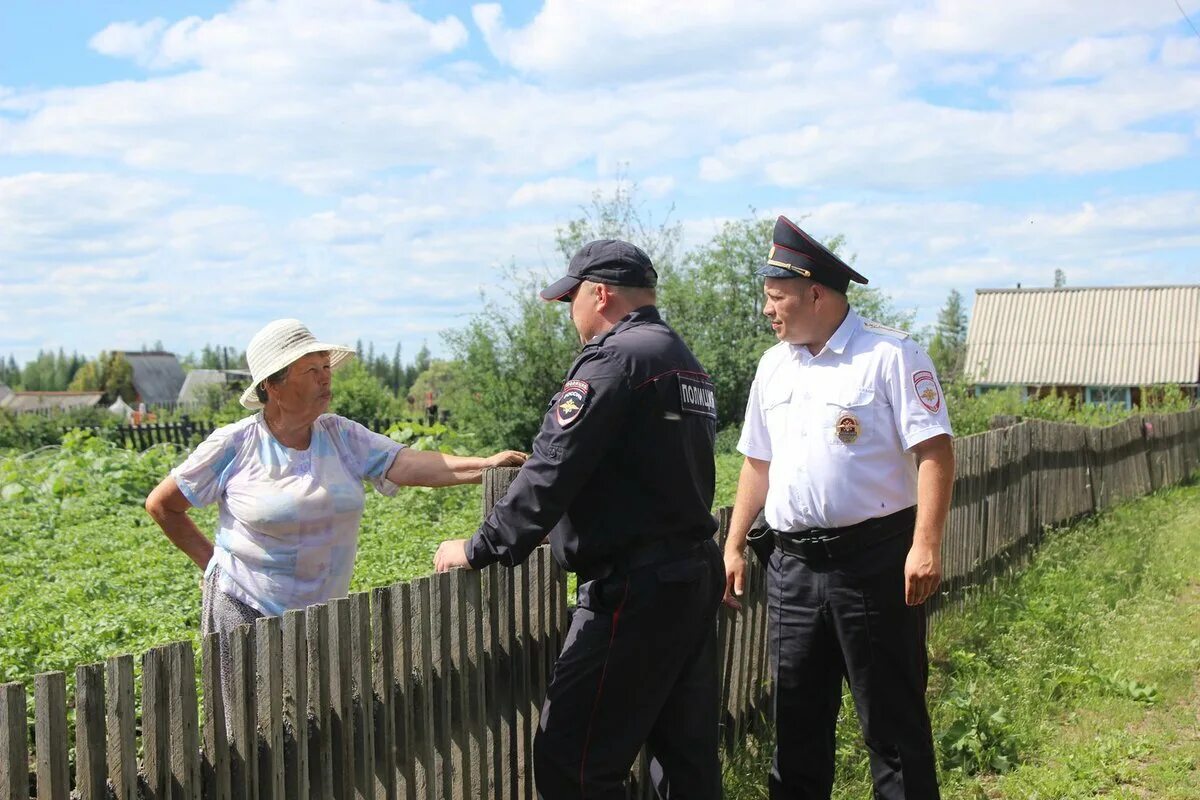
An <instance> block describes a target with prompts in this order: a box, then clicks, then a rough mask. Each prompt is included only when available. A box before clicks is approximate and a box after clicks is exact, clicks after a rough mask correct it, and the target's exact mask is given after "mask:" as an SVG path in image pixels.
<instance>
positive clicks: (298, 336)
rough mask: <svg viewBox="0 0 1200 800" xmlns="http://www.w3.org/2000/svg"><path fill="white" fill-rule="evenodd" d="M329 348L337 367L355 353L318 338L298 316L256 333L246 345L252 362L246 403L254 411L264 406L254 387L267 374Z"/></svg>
mask: <svg viewBox="0 0 1200 800" xmlns="http://www.w3.org/2000/svg"><path fill="white" fill-rule="evenodd" d="M325 351H328V352H329V366H330V368H331V369H337V368H338V367H339V366H341V365H342V364H344V363H346V361H347V360H349V359H350V358H352V357H353V356H354V355H355V352H354V350H353V349H352V348H349V347H346V346H345V345H340V344H329V343H328V342H318V341H317V337H315V336H313V335H312V333H311V332H310V331H309V330H308V328H306V327H305V326H304V323H302V322H301V321H300V320H298V319H277V320H275V321H274V322H268V323H267V325H266V327H264V328H263V329H262V330H261V331H259V332H258V333H256V334H254V338H253V339H251V340H250V346H249V347H247V348H246V363H247V364H249V366H250V385H249V386H247V387H246V391H244V392H242V405H243V406H245V407H246V408H249V409H251V410H253V411H257V410H258V409H260V408H262V407H263V404H262V403H260V402H259V401H258V395H257V393H255V391H254V389H255V387H257V386H258V385H259V384H260V383H262V382H263V381H265V380H266V379H267V378H269V377H271V376H272V375H274V374H275V373H276V372H279V370H281V369H283V368H284V367H286V366H287V365H289V364H291V363H292V362H293V361H295V360H296V359H298V358H300V357H302V356H306V355H308V354H309V353H320V352H325Z"/></svg>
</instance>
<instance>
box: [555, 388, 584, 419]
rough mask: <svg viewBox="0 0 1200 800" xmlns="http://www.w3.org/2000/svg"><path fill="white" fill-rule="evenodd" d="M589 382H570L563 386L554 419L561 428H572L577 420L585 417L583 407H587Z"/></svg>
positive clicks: (556, 404)
mask: <svg viewBox="0 0 1200 800" xmlns="http://www.w3.org/2000/svg"><path fill="white" fill-rule="evenodd" d="M587 400H588V383H587V381H579V380H570V381H567V382H566V383H564V384H563V388H562V392H560V393H559V395H558V402H556V403H555V404H554V418H555V419H556V420H558V425H559V427H561V428H567V427H570V426H571V425H572V424H573V423H574V422H575V420H577V419H579V417H580V416H582V415H583V407H584V406H586V405H587Z"/></svg>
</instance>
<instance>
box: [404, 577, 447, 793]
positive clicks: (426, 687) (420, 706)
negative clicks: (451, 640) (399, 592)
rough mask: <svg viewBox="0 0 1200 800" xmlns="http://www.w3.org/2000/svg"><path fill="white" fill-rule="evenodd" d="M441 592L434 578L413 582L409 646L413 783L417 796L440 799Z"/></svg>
mask: <svg viewBox="0 0 1200 800" xmlns="http://www.w3.org/2000/svg"><path fill="white" fill-rule="evenodd" d="M436 595H437V592H436V590H435V589H434V579H433V578H420V579H418V580H416V581H414V583H413V590H412V598H413V609H414V614H413V621H414V622H413V626H412V628H411V631H410V633H411V638H410V639H409V647H410V648H411V649H412V654H413V656H412V657H413V661H412V666H413V674H412V676H411V678H410V680H411V681H412V688H411V690H410V691H411V692H412V697H413V702H412V708H413V727H412V730H413V740H412V746H411V747H412V751H413V784H414V788H415V789H416V796H417V797H418V798H423V800H437V798H439V797H440V796H441V785H440V784H439V783H438V771H437V758H438V756H437V741H438V739H437V736H438V726H439V725H440V722H439V719H438V714H437V713H436V709H440V707H441V706H440V704H435V700H434V697H435V691H434V690H435V687H436V685H437V676H436V675H435V674H434V652H433V650H434V648H433V628H434V627H435V626H437V625H440V622H439V621H438V620H437V619H436V618H435V617H434V616H433V613H434V599H435V597H436Z"/></svg>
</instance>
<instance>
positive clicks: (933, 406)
mask: <svg viewBox="0 0 1200 800" xmlns="http://www.w3.org/2000/svg"><path fill="white" fill-rule="evenodd" d="M912 379H913V388H915V389H916V390H917V399H919V400H920V401H921V405H923V406H925V408H927V409H929V412H930V413H931V414H936V413H937V412H938V410H939V409H940V408H941V407H942V389H941V387H940V386H938V382H937V378H935V377H933V373H932V372H930V371H929V370H927V369H923V370H921V371H920V372H914V373H913V377H912Z"/></svg>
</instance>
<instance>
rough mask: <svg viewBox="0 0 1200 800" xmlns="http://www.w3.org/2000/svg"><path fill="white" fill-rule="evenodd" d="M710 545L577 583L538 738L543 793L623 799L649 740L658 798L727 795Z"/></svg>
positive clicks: (720, 575)
mask: <svg viewBox="0 0 1200 800" xmlns="http://www.w3.org/2000/svg"><path fill="white" fill-rule="evenodd" d="M723 591H724V568H723V566H722V561H721V557H720V554H719V552H718V550H717V546H716V544H715V543H712V542H706V543H705V544H704V545H703V546H701V547H700V548H698V549H697V550H696V551H694V552H693V554H692V555H690V556H687V557H685V558H682V559H678V560H675V561H671V562H668V563H662V564H656V565H651V566H647V567H641V568H638V569H634V570H631V571H629V572H628V573H624V574H617V575H613V576H611V577H608V578H605V579H603V580H596V581H586V582H584V583H581V584H580V585H579V596H578V606H577V608H576V610H575V615H574V617H573V618H572V620H571V626H570V629H569V630H568V632H567V638H566V643H565V645H564V646H563V650H562V653H561V654H560V655H559V657H558V661H557V662H556V663H555V666H554V673H553V675H552V676H551V679H550V686H549V688H548V689H547V690H546V701H545V704H544V705H543V707H542V716H541V724H540V726H539V730H538V732H537V735H536V737H535V739H534V781H535V783H536V785H537V791H538V796H539V797H540V798H543V800H575V798H579V799H580V800H582V798H587V800H609V799H610V798H622V800H623V799H624V798H625V788H624V784H625V781H626V779H627V778H628V776H629V770H630V768H631V767H632V765H633V762H634V759H636V758H637V754H638V751H639V750H640V749H641V747H642V745H643V744H646V745H648V747H649V751H650V754H651V756H652V759H653V760H652V762H651V775H652V778H653V779H654V782H655V788H656V789H657V791H658V796H659V797H660V798H673V799H682V800H710V799H712V798H719V797H720V796H721V765H720V761H719V758H718V754H717V744H718V741H717V736H718V734H717V725H718V709H717V706H718V704H719V702H720V698H719V687H718V685H717V650H716V622H715V621H716V613H717V607H718V605H719V604H720V601H721V595H722V593H723Z"/></svg>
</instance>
